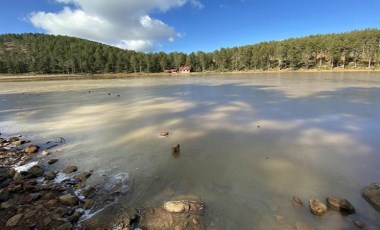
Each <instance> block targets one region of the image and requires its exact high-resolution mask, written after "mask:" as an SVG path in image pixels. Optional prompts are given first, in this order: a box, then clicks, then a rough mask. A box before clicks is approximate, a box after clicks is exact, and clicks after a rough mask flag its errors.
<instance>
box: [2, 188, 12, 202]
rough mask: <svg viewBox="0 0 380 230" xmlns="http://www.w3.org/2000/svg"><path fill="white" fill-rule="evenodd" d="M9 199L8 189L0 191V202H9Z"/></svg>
mask: <svg viewBox="0 0 380 230" xmlns="http://www.w3.org/2000/svg"><path fill="white" fill-rule="evenodd" d="M9 197H10V193H9V191H8V189H6V188H2V189H0V202H3V201H7V200H9Z"/></svg>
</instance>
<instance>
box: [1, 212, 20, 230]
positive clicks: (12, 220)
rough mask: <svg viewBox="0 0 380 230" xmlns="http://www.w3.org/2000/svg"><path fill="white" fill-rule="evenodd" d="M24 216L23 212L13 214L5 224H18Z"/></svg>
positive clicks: (12, 225)
mask: <svg viewBox="0 0 380 230" xmlns="http://www.w3.org/2000/svg"><path fill="white" fill-rule="evenodd" d="M22 216H23V214H17V215H14V216H12V217H11V218H10V219H8V220H7V223H6V224H5V226H7V227H14V226H16V225H17V224H18V223H19V221H20V220H21V217H22Z"/></svg>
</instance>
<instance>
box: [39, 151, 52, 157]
mask: <svg viewBox="0 0 380 230" xmlns="http://www.w3.org/2000/svg"><path fill="white" fill-rule="evenodd" d="M41 154H42V155H43V156H47V155H50V153H49V152H48V151H46V150H44V151H42V153H41Z"/></svg>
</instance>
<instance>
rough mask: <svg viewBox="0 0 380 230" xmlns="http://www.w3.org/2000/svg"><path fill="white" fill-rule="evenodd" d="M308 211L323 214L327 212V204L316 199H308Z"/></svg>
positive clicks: (317, 214)
mask: <svg viewBox="0 0 380 230" xmlns="http://www.w3.org/2000/svg"><path fill="white" fill-rule="evenodd" d="M309 208H310V211H311V212H312V213H313V214H314V215H316V216H323V215H324V214H326V213H327V206H326V205H325V204H324V203H323V202H322V201H320V200H318V199H311V200H310V201H309Z"/></svg>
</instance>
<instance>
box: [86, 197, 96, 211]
mask: <svg viewBox="0 0 380 230" xmlns="http://www.w3.org/2000/svg"><path fill="white" fill-rule="evenodd" d="M94 204H95V201H94V200H91V199H87V200H86V202H84V204H83V209H84V210H88V209H91V208H92V206H94Z"/></svg>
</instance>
